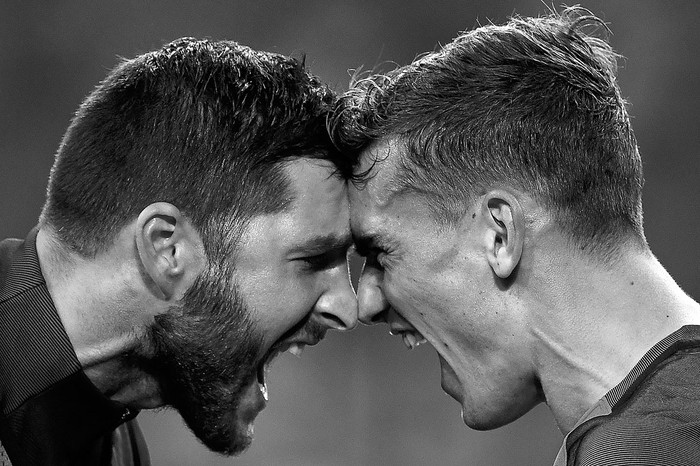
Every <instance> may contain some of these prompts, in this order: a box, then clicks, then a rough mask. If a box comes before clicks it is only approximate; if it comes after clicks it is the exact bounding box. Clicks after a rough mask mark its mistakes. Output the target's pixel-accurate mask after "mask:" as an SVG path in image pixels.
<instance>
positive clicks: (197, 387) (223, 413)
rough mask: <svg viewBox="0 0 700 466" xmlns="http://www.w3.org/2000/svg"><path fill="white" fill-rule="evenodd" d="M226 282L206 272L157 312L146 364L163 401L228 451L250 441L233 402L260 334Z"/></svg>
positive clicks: (250, 372) (255, 357)
mask: <svg viewBox="0 0 700 466" xmlns="http://www.w3.org/2000/svg"><path fill="white" fill-rule="evenodd" d="M228 276H229V277H230V276H231V275H228ZM227 282H228V281H227V280H226V279H217V278H214V277H212V276H211V275H210V274H209V273H208V272H205V273H204V274H203V275H201V276H199V277H198V278H197V280H196V281H195V283H194V284H193V285H192V287H191V288H190V289H189V290H188V291H187V293H186V295H185V296H184V298H183V300H182V301H181V304H179V305H178V306H174V307H172V308H171V309H170V310H169V311H168V312H167V313H165V314H162V315H158V316H156V318H155V324H154V325H153V326H152V327H151V329H150V342H151V344H152V345H153V347H152V348H153V351H154V353H153V357H152V358H149V359H150V360H149V361H148V363H147V366H148V368H149V369H147V370H148V371H149V372H151V373H152V374H153V375H154V376H155V378H156V380H158V382H159V383H160V388H161V396H162V397H163V401H164V403H165V404H166V405H170V406H172V407H174V408H175V409H177V410H178V411H179V412H180V415H181V416H182V418H183V419H184V421H185V423H186V424H187V425H188V426H189V428H190V429H191V430H192V432H193V433H194V434H195V435H196V436H197V437H198V438H199V439H200V440H201V441H202V442H203V443H204V444H205V445H206V446H207V447H208V448H210V449H211V450H213V451H216V452H219V453H223V454H227V455H233V454H238V453H240V452H242V451H243V450H245V449H246V448H247V447H248V446H249V445H250V442H251V441H252V437H251V435H250V434H249V433H248V432H247V430H246V431H245V432H243V431H241V428H240V427H238V426H239V423H238V422H237V421H239V419H238V418H239V416H240V413H239V412H238V408H239V404H240V399H241V396H242V394H243V392H244V390H245V388H246V386H247V385H249V384H250V381H251V380H256V370H257V363H258V361H259V358H260V357H261V356H262V355H261V354H260V352H261V350H262V336H260V335H259V334H258V333H257V332H256V331H255V328H254V326H253V324H252V322H251V320H250V314H249V312H248V310H247V309H246V306H245V303H244V302H243V300H242V298H241V296H240V293H239V292H238V290H237V287H236V286H235V285H233V284H230V283H227ZM251 422H252V420H251Z"/></svg>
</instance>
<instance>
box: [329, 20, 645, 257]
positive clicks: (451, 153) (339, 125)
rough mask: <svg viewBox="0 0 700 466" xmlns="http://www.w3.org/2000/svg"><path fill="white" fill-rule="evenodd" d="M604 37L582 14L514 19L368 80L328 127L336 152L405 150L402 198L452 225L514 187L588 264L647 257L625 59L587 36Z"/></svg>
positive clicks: (398, 186) (400, 165)
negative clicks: (416, 197) (623, 255)
mask: <svg viewBox="0 0 700 466" xmlns="http://www.w3.org/2000/svg"><path fill="white" fill-rule="evenodd" d="M601 26H603V27H605V25H604V23H603V22H602V21H601V20H600V19H598V18H596V17H594V16H592V15H590V13H589V12H587V11H585V10H581V9H579V8H568V9H566V10H564V11H562V12H560V13H556V12H552V13H551V14H549V15H548V16H546V17H539V18H525V17H513V18H511V19H510V20H509V21H508V22H507V24H505V25H487V26H483V27H479V28H477V29H474V30H472V31H469V32H465V33H463V34H461V35H460V36H459V37H457V38H456V39H454V40H453V41H452V42H450V43H449V44H447V45H445V46H443V47H442V48H440V49H439V50H437V51H435V52H432V53H428V54H426V55H424V56H421V57H419V58H417V59H416V60H415V61H414V62H413V63H411V64H410V65H407V66H403V67H400V68H398V69H395V70H394V71H391V72H389V73H388V74H383V75H380V74H377V75H374V76H370V77H367V78H364V79H361V80H357V81H356V82H354V83H353V84H351V89H350V91H349V92H348V93H347V94H346V95H345V96H343V97H342V98H341V100H340V102H339V104H338V106H337V108H336V110H335V114H334V116H333V119H332V120H333V121H332V123H331V124H330V125H329V127H330V128H331V129H332V135H333V139H334V141H335V143H336V146H337V147H338V148H339V149H340V150H342V151H344V152H346V153H348V154H350V155H352V156H354V157H355V158H356V161H357V158H358V157H359V154H361V153H362V152H363V151H365V150H367V149H368V148H370V146H371V145H372V143H373V142H375V141H378V140H382V139H384V140H390V139H392V140H395V141H397V142H398V144H399V148H400V150H399V151H398V152H399V155H398V161H397V164H396V168H397V170H396V174H395V179H393V180H392V181H393V183H394V186H393V189H392V190H393V191H395V192H399V193H416V194H421V195H423V196H424V198H425V199H426V201H427V202H428V203H429V205H430V206H431V208H433V210H434V212H435V217H436V220H437V221H438V222H441V223H443V224H444V225H454V224H455V222H456V221H457V220H459V219H460V218H462V216H463V215H464V214H465V213H466V209H467V202H466V201H467V200H469V199H473V198H475V197H476V196H478V195H481V194H484V193H485V192H486V191H487V190H488V189H491V187H494V186H497V185H507V186H513V187H515V188H517V189H520V190H522V191H523V192H525V193H527V194H529V195H530V196H532V197H533V198H534V199H535V200H537V202H539V203H540V204H541V205H543V206H544V207H545V208H546V209H547V210H548V211H549V212H550V215H551V217H552V219H553V221H554V222H555V223H556V224H557V226H558V227H559V228H560V230H561V231H562V232H563V233H565V234H568V236H569V238H571V239H572V240H574V244H576V246H577V247H579V248H580V249H581V250H584V251H588V252H598V253H599V254H600V255H601V256H603V257H605V256H606V255H609V254H612V253H614V252H615V251H616V250H617V247H618V245H619V243H620V242H621V241H625V240H628V239H630V238H632V239H633V240H634V242H636V243H638V244H641V245H645V244H646V242H645V239H644V233H643V228H642V208H641V189H642V184H643V176H642V163H641V158H640V155H639V152H638V150H637V143H636V139H635V136H634V133H633V131H632V127H631V125H630V119H629V116H628V113H627V110H626V107H625V106H626V102H625V101H624V99H623V98H622V96H621V94H620V90H619V87H618V85H617V82H616V72H617V59H618V57H619V56H618V55H617V54H616V53H615V52H613V50H612V49H611V47H610V45H609V44H608V43H607V42H606V41H605V40H604V39H601V38H598V37H594V36H593V35H588V34H586V33H585V32H584V29H589V28H593V29H596V30H599V29H601ZM605 29H607V28H605ZM592 32H593V31H592ZM370 152H371V151H370ZM375 162H376V161H375ZM363 176H364V177H367V176H371V170H368V171H367V172H366V173H364V174H359V173H356V177H363Z"/></svg>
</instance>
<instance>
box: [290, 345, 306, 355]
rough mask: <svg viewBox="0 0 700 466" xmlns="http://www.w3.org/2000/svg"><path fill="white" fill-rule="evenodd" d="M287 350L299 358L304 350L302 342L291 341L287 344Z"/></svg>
mask: <svg viewBox="0 0 700 466" xmlns="http://www.w3.org/2000/svg"><path fill="white" fill-rule="evenodd" d="M287 351H289V352H290V353H291V354H293V355H294V356H296V357H298V358H300V357H301V353H302V352H303V351H304V345H302V344H300V343H292V344H291V345H290V346H289V348H288V349H287Z"/></svg>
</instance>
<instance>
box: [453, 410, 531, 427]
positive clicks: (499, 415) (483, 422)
mask: <svg viewBox="0 0 700 466" xmlns="http://www.w3.org/2000/svg"><path fill="white" fill-rule="evenodd" d="M482 407H483V405H482ZM531 408H532V406H525V405H523V406H511V405H502V406H499V407H498V409H492V410H487V409H482V410H480V411H479V412H476V411H475V410H474V409H473V408H472V407H469V406H465V405H464V404H463V405H462V420H463V421H464V423H465V424H466V425H467V426H468V427H469V428H471V429H474V430H482V431H483V430H492V429H497V428H499V427H503V426H505V425H507V424H510V423H511V422H513V421H515V420H517V419H519V418H520V417H522V416H523V415H525V414H526V413H527V412H528V411H530V409H531Z"/></svg>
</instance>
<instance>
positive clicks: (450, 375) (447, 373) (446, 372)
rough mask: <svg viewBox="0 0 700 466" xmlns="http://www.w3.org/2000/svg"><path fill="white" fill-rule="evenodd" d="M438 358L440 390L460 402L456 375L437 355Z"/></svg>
mask: <svg viewBox="0 0 700 466" xmlns="http://www.w3.org/2000/svg"><path fill="white" fill-rule="evenodd" d="M438 358H439V359H440V385H441V387H442V390H443V391H444V392H445V393H447V394H448V395H450V396H451V397H452V398H454V399H455V400H457V401H459V402H461V401H462V399H461V396H459V390H458V387H459V382H458V380H457V374H455V372H454V370H452V368H451V367H450V365H449V364H448V363H447V361H445V360H444V359H443V357H442V356H440V355H439V354H438Z"/></svg>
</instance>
